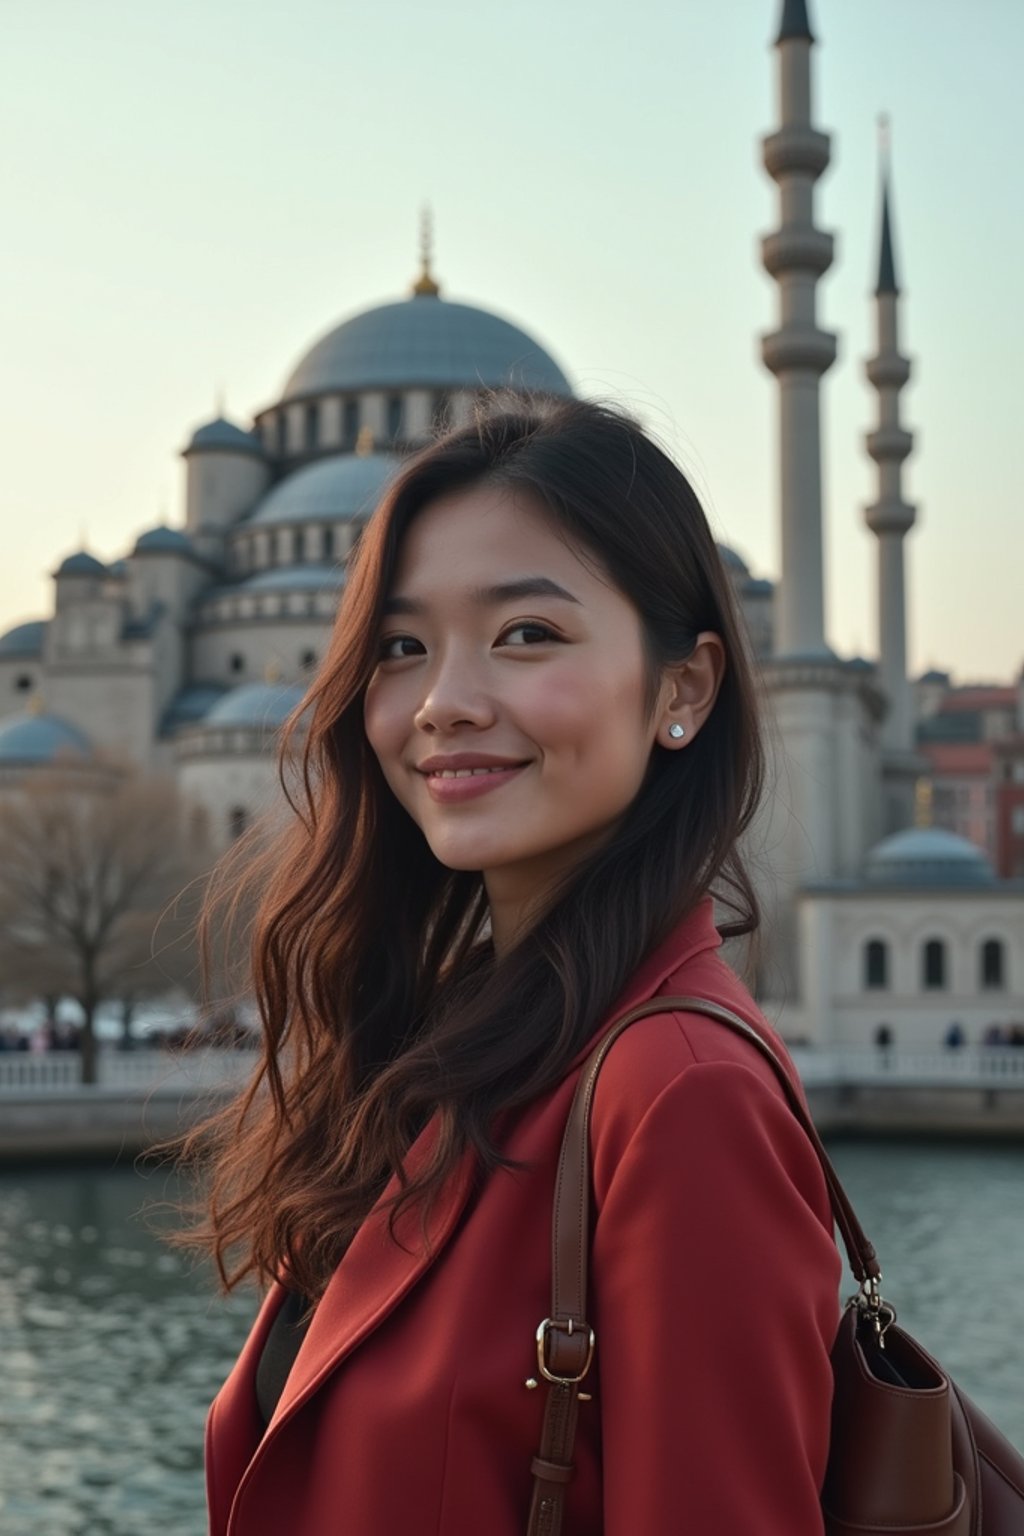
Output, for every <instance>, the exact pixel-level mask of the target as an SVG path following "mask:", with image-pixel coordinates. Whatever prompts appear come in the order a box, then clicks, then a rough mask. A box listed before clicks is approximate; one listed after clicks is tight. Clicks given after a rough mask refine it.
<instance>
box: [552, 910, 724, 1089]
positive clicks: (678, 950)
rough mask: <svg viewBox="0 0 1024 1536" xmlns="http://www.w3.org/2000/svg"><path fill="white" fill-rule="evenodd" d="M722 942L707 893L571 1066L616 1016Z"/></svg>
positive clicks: (634, 976)
mask: <svg viewBox="0 0 1024 1536" xmlns="http://www.w3.org/2000/svg"><path fill="white" fill-rule="evenodd" d="M721 942H722V938H721V935H720V934H719V932H718V929H717V928H716V927H715V916H714V902H713V900H712V898H711V897H710V896H704V897H702V898H701V900H700V901H699V902H698V903H697V905H696V906H695V907H693V908H691V910H690V911H689V912H688V913H687V914H686V916H685V917H682V918H680V920H679V921H678V922H677V923H676V924H675V925H674V926H673V927H672V928H671V929H670V930H669V932H668V933H667V934H666V936H665V938H663V939H662V941H661V943H660V944H658V945H656V946H655V948H654V949H652V950H651V952H650V953H649V954H648V956H647V958H646V959H645V960H644V961H642V962H641V964H640V965H639V966H638V967H637V969H636V970H635V971H634V972H633V974H632V976H631V977H630V978H629V981H628V982H627V983H626V985H625V987H624V989H623V990H622V992H621V993H620V994H619V996H618V997H617V998H616V999H615V1003H614V1005H613V1006H612V1007H611V1008H609V1010H608V1012H607V1013H606V1014H605V1016H604V1018H603V1019H602V1020H601V1022H600V1024H599V1025H598V1026H597V1028H596V1029H595V1030H594V1033H593V1034H592V1035H591V1036H590V1038H589V1039H588V1040H587V1042H586V1043H585V1044H584V1045H582V1046H581V1047H580V1049H579V1051H578V1052H577V1053H576V1055H575V1056H574V1057H573V1059H572V1062H571V1063H570V1065H569V1068H568V1070H569V1071H570V1072H575V1071H576V1069H577V1068H578V1067H581V1066H582V1065H583V1063H584V1062H585V1061H586V1059H587V1057H588V1056H589V1055H590V1052H591V1051H592V1050H593V1048H594V1045H595V1044H596V1042H597V1040H598V1039H599V1038H600V1037H601V1035H603V1034H604V1032H605V1030H606V1029H607V1028H608V1027H609V1025H610V1024H611V1023H612V1021H613V1020H614V1019H617V1018H618V1017H619V1016H620V1015H621V1014H623V1013H628V1012H629V1010H630V1008H635V1007H636V1005H637V1003H645V1002H646V1001H647V999H648V998H650V997H654V996H656V994H657V993H658V992H660V991H662V990H663V989H666V983H669V982H671V980H672V977H673V976H675V974H676V972H677V971H679V970H681V969H682V968H683V966H684V965H686V963H687V962H688V961H689V960H692V959H693V957H694V956H695V955H699V954H700V953H701V952H702V951H704V950H708V949H717V948H718V947H719V945H720V944H721ZM667 990H668V991H669V992H671V991H673V990H674V989H673V987H672V986H668V987H667Z"/></svg>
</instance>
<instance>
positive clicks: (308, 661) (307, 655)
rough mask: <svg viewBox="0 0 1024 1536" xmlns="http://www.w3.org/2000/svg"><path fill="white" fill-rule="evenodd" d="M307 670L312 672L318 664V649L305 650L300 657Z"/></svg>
mask: <svg viewBox="0 0 1024 1536" xmlns="http://www.w3.org/2000/svg"><path fill="white" fill-rule="evenodd" d="M299 660H300V662H301V664H302V667H303V669H304V670H305V671H307V672H311V671H312V670H313V668H314V667H315V666H316V651H303V653H302V655H301V657H300V658H299Z"/></svg>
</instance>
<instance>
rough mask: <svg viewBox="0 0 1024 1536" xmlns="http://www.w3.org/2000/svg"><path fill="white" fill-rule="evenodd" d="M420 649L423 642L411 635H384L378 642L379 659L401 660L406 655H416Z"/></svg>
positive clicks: (419, 652)
mask: <svg viewBox="0 0 1024 1536" xmlns="http://www.w3.org/2000/svg"><path fill="white" fill-rule="evenodd" d="M417 647H418V649H416V648H417ZM422 651H423V642H422V641H421V640H417V639H416V638H415V637H414V636H413V635H386V636H385V637H384V639H383V640H382V641H381V642H380V652H379V659H380V660H381V661H402V660H404V659H405V657H407V656H418V655H420V654H421V652H422Z"/></svg>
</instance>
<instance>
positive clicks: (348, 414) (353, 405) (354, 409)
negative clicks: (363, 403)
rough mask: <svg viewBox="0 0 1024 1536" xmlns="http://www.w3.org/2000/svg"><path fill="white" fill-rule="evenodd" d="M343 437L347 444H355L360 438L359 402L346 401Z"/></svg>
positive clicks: (343, 417)
mask: <svg viewBox="0 0 1024 1536" xmlns="http://www.w3.org/2000/svg"><path fill="white" fill-rule="evenodd" d="M342 435H343V436H344V439H345V442H346V443H349V444H351V443H354V442H355V440H356V438H357V437H358V436H359V401H358V400H346V401H345V407H344V413H343V416H342Z"/></svg>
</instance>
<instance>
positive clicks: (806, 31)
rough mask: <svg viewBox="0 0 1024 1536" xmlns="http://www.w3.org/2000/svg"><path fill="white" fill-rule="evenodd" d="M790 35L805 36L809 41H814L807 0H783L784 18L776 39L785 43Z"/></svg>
mask: <svg viewBox="0 0 1024 1536" xmlns="http://www.w3.org/2000/svg"><path fill="white" fill-rule="evenodd" d="M789 37H805V38H806V39H807V41H808V42H809V43H813V42H814V33H813V32H812V31H811V23H810V21H809V20H808V17H807V0H783V5H782V20H781V22H780V23H779V35H778V37H777V38H776V39H775V41H776V42H777V43H784V42H785V41H786V39H787V38H789Z"/></svg>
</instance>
